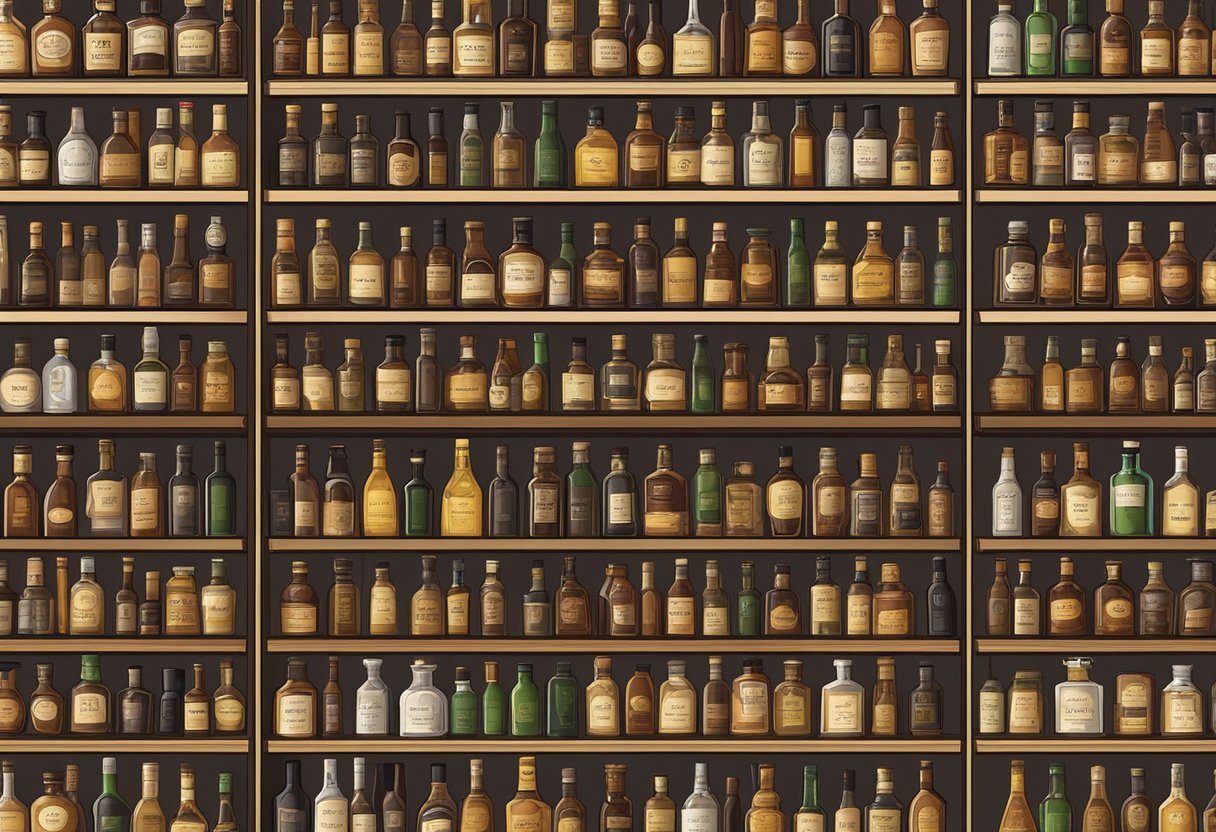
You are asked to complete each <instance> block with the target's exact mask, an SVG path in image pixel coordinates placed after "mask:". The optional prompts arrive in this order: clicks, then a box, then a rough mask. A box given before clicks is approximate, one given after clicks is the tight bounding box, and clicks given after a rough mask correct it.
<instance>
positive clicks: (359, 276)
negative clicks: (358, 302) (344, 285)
mask: <svg viewBox="0 0 1216 832" xmlns="http://www.w3.org/2000/svg"><path fill="white" fill-rule="evenodd" d="M349 283H350V287H349V288H350V296H351V297H352V298H382V297H384V267H383V266H382V265H381V264H378V263H351V265H350V280H349Z"/></svg>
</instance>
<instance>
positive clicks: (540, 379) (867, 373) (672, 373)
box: [0, 328, 1216, 414]
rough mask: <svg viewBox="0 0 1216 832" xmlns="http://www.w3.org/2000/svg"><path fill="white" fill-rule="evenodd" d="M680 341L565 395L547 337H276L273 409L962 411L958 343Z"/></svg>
mask: <svg viewBox="0 0 1216 832" xmlns="http://www.w3.org/2000/svg"><path fill="white" fill-rule="evenodd" d="M675 340H676V336H675V335H673V334H668V333H656V334H654V335H652V336H651V354H652V358H651V360H650V362H649V363H648V364H646V365H645V367H643V368H641V369H639V367H638V365H637V364H635V363H634V362H633V361H631V360H630V358H629V345H628V339H627V336H625V335H612V336H611V344H612V353H611V355H612V357H611V358H610V359H609V360H608V361H606V362H604V364H603V365H602V366H601V367H600V368H599V370H598V371H597V370H596V369H595V367H594V366H592V365H591V364H590V363H589V362H588V361H587V339H586V337H584V336H576V337H574V338H572V339H571V343H570V361H569V363H568V364H567V365H566V367H565V369H564V370H563V371H562V372H561V376H560V387H559V385H558V384H557V381H558V379H557V378H552V375H553V372H552V369H551V368H550V366H549V342H548V336H547V335H546V334H545V333H543V332H537V333H534V334H533V336H532V347H533V363H532V366H530V367H529V368H528V369H527V370H525V369H524V367H523V364H522V363H521V362H520V359H519V352H518V348H517V342H516V339H514V338H499V339H498V354H497V356H496V357H495V359H494V363H493V364H492V365H491V368H490V370H489V372H487V370H486V365H485V364H483V363H482V362H481V361H480V360H478V358H477V336H476V335H461V336H460V360H459V361H458V362H457V363H456V364H455V365H453V366H452V367H451V368H450V369H448V370H446V371H444V370H443V368H441V367H440V366H439V359H438V358H437V357H436V355H435V353H436V331H435V330H434V329H430V328H427V329H423V330H421V332H420V334H419V354H418V356H417V357H416V359H415V361H414V363H413V365H411V363H410V361H409V360H408V359H407V358H406V356H405V337H404V336H401V335H388V336H385V339H384V361H382V362H381V363H380V364H378V365H376V367H375V370H374V372H373V373H370V374H369V373H368V372H367V368H366V365H365V363H364V358H363V346H362V342H361V340H360V339H359V338H344V339H343V341H342V346H343V353H344V360H343V362H342V363H341V364H339V365H338V366H337V367H336V368H335V369H334V370H332V371H331V370H330V368H328V367H326V366H325V363H324V355H325V341H324V337H323V336H322V335H321V334H320V333H317V332H306V333H305V335H304V345H305V359H304V365H303V366H302V367H301V368H300V369H298V370H297V369H296V368H295V367H294V366H292V365H291V363H290V361H289V355H288V349H289V345H288V336H286V335H277V336H275V353H276V360H275V364H274V366H273V367H272V368H271V370H270V386H271V388H272V390H273V397H272V401H271V407H270V410H271V412H274V413H296V412H300V411H304V412H308V413H316V412H321V413H323V412H332V411H335V410H337V411H339V412H353V413H359V412H365V411H377V412H397V413H408V412H418V413H440V412H447V413H469V412H487V411H488V412H512V413H519V412H534V413H547V412H550V411H555V410H560V412H562V413H585V412H595V411H601V412H637V411H646V412H650V413H710V414H712V413H751V412H753V411H759V412H760V413H790V412H805V411H810V412H812V413H828V412H831V411H833V410H837V409H839V410H841V411H848V412H857V413H868V412H872V411H878V412H896V413H898V412H923V413H928V412H936V413H942V412H952V411H957V410H958V372H957V370H956V369H955V368H954V364H953V359H952V358H951V347H952V344H951V342H950V341H949V340H946V339H941V340H936V341H934V350H935V352H936V360H935V363H934V365H933V367H932V369H931V370H929V371H926V369H925V367H924V364H923V357H922V353H921V345H920V344H916V349H915V355H916V360H915V366H914V368H913V369H909V368H908V364H907V359H906V358H905V355H904V336H902V335H889V336H887V353H886V356H885V357H884V359H883V362H882V365H881V366H880V367H879V369H878V372H877V374H875V372H874V371H873V370H871V369H870V363H869V342H870V337H869V336H868V335H866V334H864V333H862V334H850V335H848V336H847V339H846V343H847V345H848V355H847V359H846V361H845V363H844V364H843V365H842V366H841V368H840V370H839V376H840V380H839V382H836V380H835V377H836V375H837V370H836V369H835V368H834V367H833V366H832V364H831V363H830V362H829V361H828V357H827V354H828V336H827V335H816V336H815V363H813V364H812V365H811V366H810V367H808V368H807V370H806V373H805V380H804V378H803V373H801V372H799V371H797V370H795V369H794V368H793V367H791V366H790V363H791V359H790V343H789V338H788V337H787V336H771V337H770V338H769V339H768V352H767V354H766V357H765V362H764V370H763V372H762V373H760V374H759V376H758V377H756V376H753V374H752V372H751V369H750V368H749V367H748V346H747V344H745V343H741V342H738V341H731V342H729V343H726V344H724V345H723V366H722V371H721V372H720V373H719V372H716V371H715V370H714V367H713V363H712V361H711V359H710V357H709V352H710V347H709V339H708V338H707V337H706V336H704V335H694V336H693V358H692V363H691V366H690V367H689V369H687V370H686V369H685V368H684V366H683V365H682V364H681V363H680V361H679V359H678V358H677V357H676V344H675ZM1214 343H1216V342H1214ZM369 375H371V378H368V376H369ZM876 375H877V377H875V376H876ZM551 378H552V380H551ZM2 383H3V381H2V379H0V384H2ZM369 388H370V389H369ZM552 388H558V389H560V397H561V404H560V407H555V406H554V405H555V404H556V402H553V401H552V400H553V399H555V398H557V396H558V389H552ZM0 389H2V388H0ZM440 390H442V396H441V394H440ZM369 393H370V395H369ZM2 404H3V397H2V396H0V405H2Z"/></svg>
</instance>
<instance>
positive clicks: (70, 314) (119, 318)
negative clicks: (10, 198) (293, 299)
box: [0, 193, 249, 326]
mask: <svg viewBox="0 0 1216 832" xmlns="http://www.w3.org/2000/svg"><path fill="white" fill-rule="evenodd" d="M2 196H3V194H2V193H0V197H2ZM0 314H3V315H4V316H5V317H6V318H8V320H9V321H11V322H13V323H22V324H146V323H147V322H148V321H149V320H155V321H156V323H157V324H239V325H241V326H244V325H245V324H247V323H248V322H249V313H248V312H246V311H245V310H243V309H236V310H232V309H230V310H224V311H220V310H212V309H198V310H190V311H186V310H173V311H169V310H167V309H141V310H134V309H87V310H86V309H61V308H52V309H28V310H27V309H4V310H2V312H0ZM8 316H11V317H8Z"/></svg>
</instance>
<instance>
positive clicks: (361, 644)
mask: <svg viewBox="0 0 1216 832" xmlns="http://www.w3.org/2000/svg"><path fill="white" fill-rule="evenodd" d="M3 643H4V642H2V641H0V645H3ZM266 649H267V652H269V653H291V654H299V653H365V652H368V651H376V652H378V653H382V654H383V653H422V654H432V653H479V654H486V655H488V654H490V653H542V654H552V653H573V654H588V653H662V652H666V651H678V652H682V653H720V652H722V651H724V650H729V651H730V652H732V653H735V652H750V653H782V654H794V653H935V654H941V655H946V654H952V653H958V652H959V642H958V640H956V639H927V638H920V639H892V640H889V641H884V640H880V639H863V638H853V639H816V638H799V639H785V638H765V639H752V638H710V637H706V638H700V639H696V638H687V639H673V638H612V639H585V638H561V639H537V638H514V639H497V638H460V637H455V636H453V637H447V638H387V637H385V638H378V637H376V636H367V637H363V638H357V639H337V638H300V639H294V638H271V639H269V640H268V642H267V647H266Z"/></svg>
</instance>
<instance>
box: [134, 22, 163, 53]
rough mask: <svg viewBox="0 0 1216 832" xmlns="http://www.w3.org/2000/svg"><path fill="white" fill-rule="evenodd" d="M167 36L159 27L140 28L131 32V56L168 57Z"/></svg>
mask: <svg viewBox="0 0 1216 832" xmlns="http://www.w3.org/2000/svg"><path fill="white" fill-rule="evenodd" d="M129 31H130V30H129ZM167 34H168V32H167V30H166V29H164V28H162V27H160V26H140V27H139V28H137V29H135V30H133V31H131V54H132V55H168V51H169V50H168V49H167V48H166V35H167Z"/></svg>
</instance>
